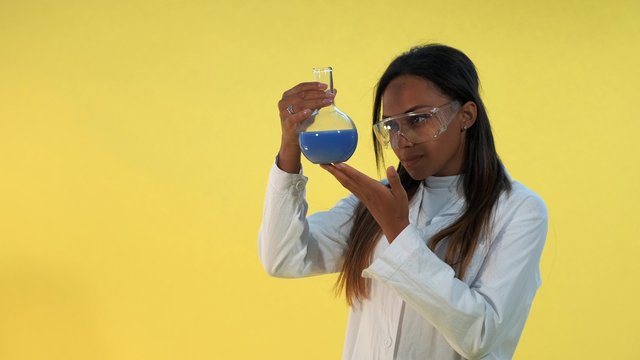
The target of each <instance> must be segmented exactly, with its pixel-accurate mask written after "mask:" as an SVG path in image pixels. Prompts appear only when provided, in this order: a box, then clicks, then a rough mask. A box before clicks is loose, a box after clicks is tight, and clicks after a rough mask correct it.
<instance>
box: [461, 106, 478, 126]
mask: <svg viewBox="0 0 640 360" xmlns="http://www.w3.org/2000/svg"><path fill="white" fill-rule="evenodd" d="M460 114H461V116H462V120H461V123H460V131H465V130H467V129H468V128H470V127H472V126H473V124H475V122H476V117H477V116H478V107H477V106H476V103H474V102H473V101H467V102H466V103H464V105H462V107H460Z"/></svg>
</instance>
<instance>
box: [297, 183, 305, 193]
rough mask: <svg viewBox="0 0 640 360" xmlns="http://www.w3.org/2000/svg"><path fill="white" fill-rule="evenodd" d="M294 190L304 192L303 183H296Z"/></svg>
mask: <svg viewBox="0 0 640 360" xmlns="http://www.w3.org/2000/svg"><path fill="white" fill-rule="evenodd" d="M296 190H298V191H302V190H304V181H298V182H296Z"/></svg>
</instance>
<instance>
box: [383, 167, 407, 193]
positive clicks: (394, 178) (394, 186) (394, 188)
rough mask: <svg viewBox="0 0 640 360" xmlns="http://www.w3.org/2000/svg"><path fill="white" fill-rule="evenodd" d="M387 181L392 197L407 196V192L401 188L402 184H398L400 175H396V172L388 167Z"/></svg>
mask: <svg viewBox="0 0 640 360" xmlns="http://www.w3.org/2000/svg"><path fill="white" fill-rule="evenodd" d="M387 180H389V185H391V192H392V193H393V194H394V195H400V194H404V196H406V195H407V192H406V191H405V190H404V188H403V187H402V182H400V175H398V172H397V171H396V169H395V168H394V167H393V166H389V168H387Z"/></svg>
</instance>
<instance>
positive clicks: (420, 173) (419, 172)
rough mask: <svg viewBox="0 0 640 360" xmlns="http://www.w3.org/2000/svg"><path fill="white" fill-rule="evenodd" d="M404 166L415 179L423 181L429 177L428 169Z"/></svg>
mask: <svg viewBox="0 0 640 360" xmlns="http://www.w3.org/2000/svg"><path fill="white" fill-rule="evenodd" d="M403 168H404V170H405V171H406V172H407V173H408V174H409V176H410V177H411V178H412V179H413V180H416V181H422V180H424V179H426V178H428V177H429V175H428V174H427V172H426V171H424V169H412V168H406V167H404V165H403Z"/></svg>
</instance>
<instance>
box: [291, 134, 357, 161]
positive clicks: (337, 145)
mask: <svg viewBox="0 0 640 360" xmlns="http://www.w3.org/2000/svg"><path fill="white" fill-rule="evenodd" d="M298 140H299V141H300V149H301V150H302V153H303V154H304V156H305V157H306V158H307V159H309V161H311V162H312V163H314V164H330V163H340V162H344V161H347V160H348V159H349V158H350V157H351V155H353V152H354V151H355V150H356V145H358V132H357V131H356V130H355V129H348V130H330V131H310V132H301V133H300V137H299V138H298Z"/></svg>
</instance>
